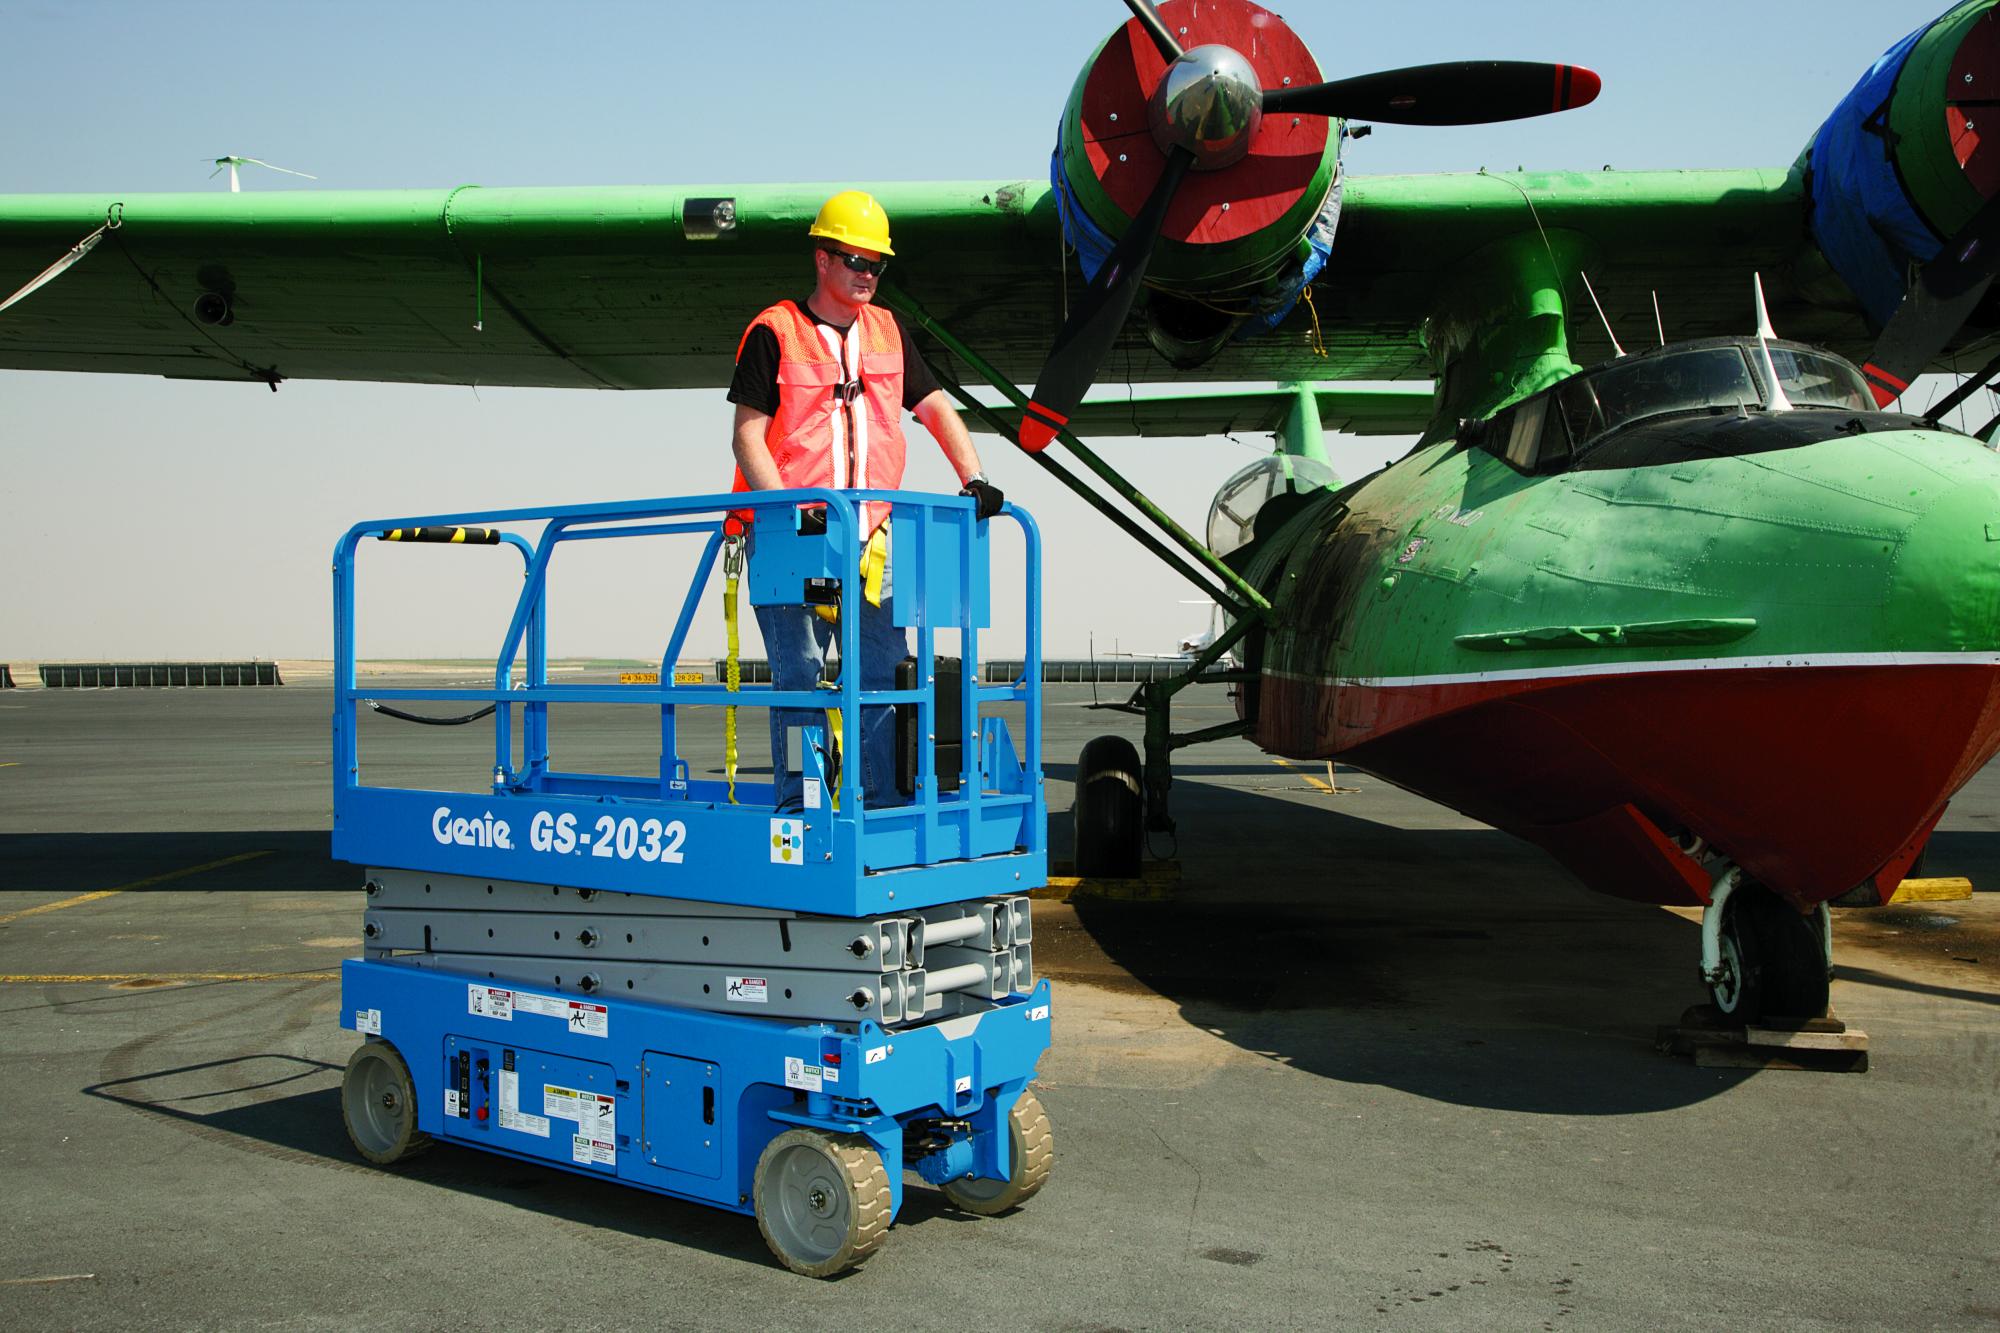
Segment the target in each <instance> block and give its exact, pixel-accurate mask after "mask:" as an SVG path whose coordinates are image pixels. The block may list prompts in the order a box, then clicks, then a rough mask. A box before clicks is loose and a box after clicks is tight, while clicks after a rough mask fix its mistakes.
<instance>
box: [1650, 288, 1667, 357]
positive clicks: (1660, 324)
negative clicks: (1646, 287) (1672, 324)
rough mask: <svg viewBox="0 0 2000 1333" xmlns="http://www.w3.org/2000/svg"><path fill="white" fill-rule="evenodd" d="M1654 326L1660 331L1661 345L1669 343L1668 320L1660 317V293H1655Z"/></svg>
mask: <svg viewBox="0 0 2000 1333" xmlns="http://www.w3.org/2000/svg"><path fill="white" fill-rule="evenodd" d="M1653 327H1654V328H1655V329H1656V330H1658V331H1659V334H1660V346H1662V347H1665V346H1666V345H1667V321H1665V320H1664V319H1661V318H1660V294H1659V293H1658V292H1657V291H1656V292H1654V293H1653Z"/></svg>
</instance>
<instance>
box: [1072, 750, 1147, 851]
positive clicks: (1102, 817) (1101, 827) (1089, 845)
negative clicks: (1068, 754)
mask: <svg viewBox="0 0 2000 1333" xmlns="http://www.w3.org/2000/svg"><path fill="white" fill-rule="evenodd" d="M1140 771H1141V770H1140V764H1139V751H1138V750H1137V749H1135V748H1134V747H1133V745H1132V742H1130V741H1128V740H1126V739H1125V738H1124V737H1123V736H1099V737H1097V738H1096V739H1095V740H1092V741H1091V742H1090V743H1089V744H1088V745H1086V746H1084V747H1083V753H1082V754H1081V755H1079V756H1077V761H1076V803H1075V805H1073V806H1072V807H1071V810H1072V812H1073V813H1074V816H1075V821H1076V873H1077V874H1079V875H1084V876H1098V877H1103V878H1108V879H1130V878H1133V877H1134V876H1136V875H1137V874H1138V873H1139V862H1140V859H1141V857H1142V856H1143V855H1144V852H1145V841H1146V828H1145V801H1144V799H1143V798H1142V796H1141V790H1142V789H1141V787H1140V785H1139V779H1140Z"/></svg>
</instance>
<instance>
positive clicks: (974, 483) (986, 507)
mask: <svg viewBox="0 0 2000 1333" xmlns="http://www.w3.org/2000/svg"><path fill="white" fill-rule="evenodd" d="M959 494H960V495H969V496H971V497H972V498H973V499H974V500H976V501H978V502H979V503H978V505H977V507H976V512H977V514H978V516H979V518H980V520H981V521H982V522H983V521H985V520H986V519H989V518H992V517H993V516H994V515H995V514H997V513H999V512H1000V506H1001V505H1003V504H1006V503H1007V497H1006V496H1004V495H1002V494H1001V493H1000V488H999V487H998V486H995V485H994V484H993V483H992V482H990V481H988V480H986V477H985V474H984V473H982V474H980V475H978V476H975V477H973V478H972V479H971V480H970V481H968V482H966V483H965V489H964V490H962V491H960V492H959Z"/></svg>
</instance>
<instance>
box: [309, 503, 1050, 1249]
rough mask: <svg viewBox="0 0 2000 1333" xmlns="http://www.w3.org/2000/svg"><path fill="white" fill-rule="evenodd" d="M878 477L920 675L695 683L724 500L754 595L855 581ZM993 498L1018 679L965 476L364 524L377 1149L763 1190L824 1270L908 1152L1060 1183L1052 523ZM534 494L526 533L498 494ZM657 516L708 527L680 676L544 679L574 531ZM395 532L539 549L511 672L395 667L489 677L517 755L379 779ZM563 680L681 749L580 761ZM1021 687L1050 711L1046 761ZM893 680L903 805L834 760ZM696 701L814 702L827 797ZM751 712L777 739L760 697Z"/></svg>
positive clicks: (957, 1175)
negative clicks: (1043, 958)
mask: <svg viewBox="0 0 2000 1333" xmlns="http://www.w3.org/2000/svg"><path fill="white" fill-rule="evenodd" d="M870 498H873V499H881V500H885V501H888V502H890V503H891V504H892V505H893V519H892V522H891V530H892V531H893V533H894V541H895V555H894V558H893V569H894V589H893V592H892V593H891V594H890V595H889V597H888V599H887V604H888V610H889V612H890V614H891V615H892V617H893V621H894V623H896V624H898V625H901V626H905V627H909V628H913V629H914V630H915V632H916V633H915V637H916V640H917V651H916V654H915V657H914V659H913V661H906V663H905V669H904V672H903V673H902V674H901V675H900V676H899V685H900V686H903V687H901V688H897V689H893V690H888V689H874V688H869V689H864V688H863V687H862V682H861V681H860V680H859V675H860V673H859V672H858V671H844V672H840V673H839V675H838V678H837V679H835V680H833V681H831V682H828V683H826V684H825V685H823V686H822V687H821V688H820V689H818V690H779V689H775V688H769V687H750V688H735V687H732V686H730V685H728V684H713V685H712V684H707V683H688V682H686V681H684V680H683V681H676V678H675V676H674V670H673V668H674V663H675V662H676V661H677V660H678V658H679V655H680V652H681V648H682V646H683V644H684V641H685V639H686V636H687V633H688V629H689V626H690V624H691V622H692V618H693V612H694V608H695V602H696V599H697V598H698V596H699V595H700V594H701V593H702V591H703V590H704V589H705V588H706V587H707V586H708V585H709V583H710V581H711V578H712V576H713V574H714V572H715V566H716V562H717V558H718V556H721V557H722V564H723V569H724V571H725V573H726V583H727V586H728V587H729V590H730V591H729V596H730V597H731V598H732V600H733V599H734V597H735V596H736V589H737V584H738V581H739V577H740V575H741V573H742V562H741V560H740V559H739V557H738V552H737V550H736V549H735V547H734V541H733V539H728V538H726V537H725V513H726V511H728V510H736V511H742V510H745V509H750V510H754V513H755V519H756V521H755V522H754V523H753V524H752V525H751V535H750V538H749V542H748V546H749V558H748V574H747V583H748V585H749V586H748V592H749V600H750V602H751V604H752V605H753V606H788V605H798V604H803V603H808V602H816V603H819V604H822V605H828V606H833V607H836V608H843V609H844V608H853V607H858V606H860V605H861V599H862V598H863V597H864V596H865V595H866V594H865V590H864V588H863V587H862V584H861V580H860V575H859V568H860V550H861V546H862V544H863V538H862V537H861V526H860V523H861V513H862V511H861V508H860V503H859V502H860V501H862V500H864V499H870ZM822 517H823V523H822ZM1002 517H1003V518H1004V519H1008V520H1011V521H1012V522H1013V523H1015V524H1017V525H1018V527H1019V529H1020V531H1021V533H1022V535H1023V539H1024V546H1025V551H1026V562H1027V574H1028V578H1027V607H1026V610H1027V617H1026V624H1027V627H1028V629H1027V644H1026V648H1027V651H1026V653H1025V654H1024V657H1025V663H1024V668H1023V672H1022V677H1021V679H1019V680H1015V681H1011V682H1007V683H1005V684H1001V685H983V684H981V683H980V681H979V674H978V641H979V631H980V629H981V628H983V627H984V626H985V625H986V623H987V621H988V620H989V618H990V612H989V601H990V597H989V592H988V582H987V558H988V557H987V548H988V524H986V523H983V522H980V521H978V520H977V518H976V515H975V513H974V511H973V508H972V502H971V501H969V500H964V499H960V498H956V497H952V498H945V497H935V496H919V495H913V494H908V493H902V492H828V491H798V492H765V493H760V494H758V495H757V496H755V497H744V496H734V497H726V496H706V497H696V498H693V499H689V500H675V501H644V502H635V503H629V504H615V505H602V506H572V507H567V508H557V509H546V510H515V511H507V512H503V513H494V514H468V515H446V516H430V517H424V518H418V519H408V520H397V521H385V522H379V523H365V524H358V525H356V526H355V527H354V528H353V529H350V530H349V532H348V533H347V534H346V536H345V537H343V538H342V540H341V542H340V544H339V546H338V547H337V548H336V551H335V557H334V602H335V638H336V644H335V711H334V723H333V745H334V756H335V792H334V827H335V831H334V852H335V855H336V856H337V857H340V858H341V859H344V860H348V861H351V862H354V863H356V864H357V865H360V866H363V867H366V868H367V875H368V881H367V887H368V905H367V910H366V913H365V915H364V919H363V928H362V944H363V957H361V958H359V959H355V960H350V961H349V962H347V963H346V964H344V966H343V968H342V974H341V991H342V995H341V1008H342V1013H341V1023H342V1026H344V1027H348V1028H351V1029H353V1030H354V1031H355V1032H357V1033H358V1034H360V1035H361V1036H362V1037H363V1043H362V1045H361V1046H360V1047H359V1048H358V1049H357V1050H356V1051H355V1053H354V1057H353V1059H352V1060H351V1061H350V1062H349V1066H348V1071H347V1076H346V1079H345V1082H344V1084H343V1092H342V1107H343V1113H344V1116H345V1119H346V1122H347V1127H348V1132H349V1135H350V1137H351V1138H352V1140H353V1142H354V1144H355V1146H356V1148H357V1149H358V1150H359V1151H360V1152H361V1153H362V1155H363V1156H365V1157H367V1158H368V1159H369V1160H371V1161H374V1162H377V1163H380V1164H384V1165H387V1164H390V1163H393V1162H396V1161H399V1160H401V1159H403V1158H406V1157H408V1156H410V1155H412V1154H413V1153H415V1152H417V1151H420V1150H422V1149H423V1148H424V1147H426V1146H428V1145H429V1144H430V1143H431V1142H433V1141H436V1140H443V1141H445V1142H448V1143H451V1144H455V1145H462V1146H467V1147H474V1148H479V1149H482V1150H485V1151H488V1152H492V1153H496V1154H500V1155H503V1156H509V1157H514V1158H519V1159H524V1160H529V1161H535V1162H539V1163H542V1164H544V1165H548V1166H552V1167H556V1168H558V1169H562V1170H567V1171H573V1172H576V1173H578V1174H583V1175H592V1176H599V1177H604V1178H607V1179H610V1180H615V1181H616V1182H618V1183H619V1184H623V1185H630V1186H634V1187H636V1188H641V1189H648V1190H653V1191H656V1192H659V1193H663V1194H670V1195H674V1196H676V1197H679V1198H684V1199H690V1200H693V1201H696V1202H700V1203H705V1204H709V1205H711V1206H714V1207H718V1208H723V1209H727V1210H730V1211H734V1212H740V1213H748V1214H753V1215H755V1217H756V1218H757V1221H758V1225H759V1228H760V1230H761V1231H762V1232H763V1235H764V1237H765V1239H766V1241H767V1242H768V1243H769V1245H770V1247H771V1249H772V1251H773V1253H775V1254H776V1255H777V1257H778V1258H779V1259H780V1260H781V1261H782V1262H783V1263H784V1264H785V1265H786V1266H787V1267H790V1268H792V1269H793V1270H795V1271H797V1272H800V1273H804V1274H807V1275H809V1276H815V1277H824V1276H830V1275H832V1274H835V1273H839V1272H842V1271H844V1270H846V1269H848V1268H851V1267H852V1266H854V1265H855V1264H857V1263H859V1262H861V1261H863V1260H865V1259H866V1258H868V1257H869V1256H870V1255H872V1254H873V1253H875V1252H876V1251H877V1250H878V1249H879V1248H880V1247H881V1245H882V1244H883V1242H884V1240H885V1239H886V1235H887V1232H888V1229H889V1226H890V1224H891V1222H892V1221H893V1220H894V1218H895V1217H896V1215H897V1213H898V1211H899V1209H900V1207H901V1204H902V1200H903V1191H904V1172H905V1170H906V1169H907V1170H909V1171H911V1172H913V1173H915V1174H916V1175H917V1176H918V1177H919V1178H921V1179H922V1180H924V1181H927V1182H929V1183H930V1184H932V1185H935V1186H938V1187H939V1188H941V1189H942V1190H943V1191H944V1193H945V1194H946V1196H947V1197H948V1198H949V1199H950V1200H951V1201H952V1202H953V1203H954V1204H956V1205H957V1206H959V1207H960V1208H963V1209H965V1210H967V1211H970V1212H974V1213H999V1212H1004V1211H1007V1210H1009V1209H1012V1208H1013V1207H1015V1206H1017V1205H1018V1204H1020V1203H1022V1202H1024V1201H1025V1200H1027V1199H1028V1198H1029V1197H1031V1196H1032V1195H1033V1194H1034V1193H1035V1192H1036V1191H1037V1190H1039V1189H1040V1188H1041V1187H1042V1185H1043V1183H1044V1182H1045V1181H1046V1180H1047V1178H1048V1175H1049V1172H1050V1169H1051V1166H1052V1161H1053V1157H1052V1135H1051V1131H1050V1128H1049V1123H1048V1117H1047V1114H1046V1112H1045V1110H1044V1109H1043V1107H1042V1105H1041V1103H1040V1100H1039V1099H1038V1098H1037V1097H1036V1095H1035V1093H1034V1091H1033V1090H1032V1089H1031V1088H1030V1087H1029V1083H1030V1080H1031V1079H1032V1078H1033V1077H1034V1074H1035V1069H1036V1065H1037V1063H1038V1062H1039V1060H1040V1058H1041V1055H1042V1053H1043V1052H1044V1051H1045V1050H1046V1049H1047V1048H1048V1045H1049V1032H1050V1026H1051V998H1050V988H1049V984H1048V982H1047V981H1045V980H1038V979H1037V978H1036V977H1035V975H1034V967H1033V953H1032V949H1033V924H1032V916H1031V912H1030V904H1029V899H1028V898H1027V897H1026V896H1025V895H1026V892H1027V890H1029V889H1031V888H1034V887H1037V886H1040V885H1042V884H1044V883H1046V881H1047V866H1048V854H1047V834H1046V824H1047V816H1046V808H1045V804H1044V800H1043V793H1042V775H1041V765H1040V759H1039V753H1040V740H1041V685H1040V679H1041V671H1040V664H1041V642H1040V629H1039V622H1040V605H1039V590H1040V546H1039V537H1038V534H1037V533H1036V530H1035V528H1034V524H1033V522H1032V520H1031V519H1029V517H1028V516H1027V515H1026V514H1025V513H1023V512H1020V511H1018V510H1015V509H1013V508H1012V507H1009V508H1008V509H1007V510H1005V511H1003V516H1002ZM537 522H539V523H542V524H543V525H544V526H543V528H542V532H541V535H540V537H539V539H538V540H537V541H535V542H534V543H532V544H531V543H530V542H529V541H528V540H526V539H525V538H523V537H520V536H516V535H514V534H512V533H509V532H505V531H502V530H501V528H500V527H499V525H502V524H519V523H537ZM822 528H823V530H822ZM662 535H669V536H681V537H685V538H689V539H691V540H693V541H694V542H696V543H699V544H700V554H699V556H698V558H697V561H696V570H695V574H694V578H693V580H692V582H691V584H690V586H689V589H688V594H687V599H686V602H685V604H684V605H683V606H682V608H681V611H680V615H679V617H678V620H677V621H676V623H675V625H674V628H673V631H672V633H671V636H670V639H669V642H668V644H667V645H666V649H665V652H664V654H663V656H662V661H661V669H660V673H659V684H658V685H657V687H654V686H641V687H633V686H603V685H589V684H576V683H552V682H551V681H550V680H549V678H548V668H547V661H546V656H545V653H546V643H545V625H546V616H547V607H546V602H547V599H548V595H547V589H548V579H547V575H548V570H549V567H550V563H551V561H552V559H553V558H554V557H556V555H557V554H558V553H559V552H560V551H561V550H562V549H564V548H565V547H566V545H567V544H568V543H573V542H576V541H584V540H598V539H613V538H620V537H632V536H662ZM371 537H373V538H383V539H388V540H402V541H412V540H414V541H441V542H449V543H451V544H454V545H466V544H471V545H491V546H498V545H507V546H511V547H513V548H514V549H515V550H517V551H518V552H519V553H520V555H521V556H522V558H523V560H524V562H525V566H526V569H525V578H524V580H523V584H522V588H521V592H520V594H519V598H518V600H517V602H516V604H515V608H514V612H513V616H512V619H511V621H510V624H509V626H508V628H507V630H506V633H505V635H504V637H503V639H502V644H501V649H500V652H499V654H498V658H497V666H496V669H495V676H494V681H493V686H492V688H491V689H484V688H480V689H463V688H451V689H377V690H372V691H369V692H368V702H370V703H371V704H373V705H375V706H378V707H379V706H381V705H382V704H383V702H384V701H395V702H402V701H417V702H423V701H431V702H434V703H435V702H442V701H457V702H470V703H477V704H485V705H489V706H490V708H491V710H492V716H493V728H494V767H493V772H492V774H491V778H492V781H491V785H490V788H485V789H481V790H478V791H477V792H474V793H468V792H466V791H465V790H463V789H460V790H456V791H453V790H419V789H411V788H402V787H389V786H379V785H366V784H363V783H362V781H361V771H362V770H361V764H360V759H359V746H358V731H359V721H360V715H359V711H358V705H359V704H361V703H362V702H363V699H362V696H361V691H359V690H358V688H357V685H356V669H355V654H354V644H355V603H356V580H357V569H356V564H357V561H356V556H357V552H358V550H359V549H360V547H361V543H362V542H363V541H365V540H367V539H369V538H371ZM731 615H732V618H733V616H734V612H733V611H732V612H731ZM859 619H860V617H859V616H858V615H848V614H838V615H837V626H838V635H839V643H840V654H839V660H840V661H841V662H858V661H860V660H861V659H860V653H859V648H858V640H859V629H858V621H859ZM940 631H956V634H957V641H958V642H957V647H958V650H959V653H960V657H959V658H958V659H940V658H939V657H938V655H937V652H936V648H937V635H938V633H939V632H940ZM517 666H518V668H519V670H518V673H517ZM517 674H518V676H519V678H518V679H517ZM567 703H592V704H600V703H617V704H625V705H636V706H638V707H639V708H642V709H644V710H646V711H647V712H656V713H657V725H658V726H659V729H660V730H659V735H660V738H661V750H660V763H659V769H658V772H657V774H656V775H646V776H638V777H634V776H629V775H617V774H603V773H586V772H576V771H568V770H562V769H558V768H556V767H555V766H554V765H553V764H552V762H551V753H550V740H549V738H550V713H551V707H552V706H553V705H558V704H567ZM1005 705H1014V706H1016V707H1017V708H1019V710H1020V713H1021V714H1022V715H1024V721H1025V735H1024V739H1025V742H1026V744H1025V746H1024V751H1025V755H1026V758H1025V760H1024V759H1023V758H1022V757H1021V755H1020V754H1017V752H1016V751H1015V748H1014V745H1013V740H1012V736H1011V734H1010V731H1009V728H1008V723H1007V719H1006V718H1005V717H1004V716H1002V715H1001V714H1000V712H999V711H998V710H999V708H1000V707H1002V706H1005ZM883 706H893V707H894V708H896V710H897V715H896V722H897V727H898V743H899V748H900V750H901V751H902V755H903V757H904V760H905V762H904V763H903V764H901V765H899V767H900V768H901V769H902V770H903V771H902V774H901V777H902V782H901V784H900V785H901V787H902V790H903V794H904V795H905V797H906V798H907V799H906V801H904V802H903V803H889V802H888V801H883V800H880V799H879V797H880V793H866V792H864V789H863V785H862V782H861V772H860V770H861V768H862V765H861V764H859V763H847V764H841V763H839V762H838V758H837V757H838V756H839V755H840V754H847V755H858V754H859V753H860V727H861V721H862V718H863V716H864V710H865V709H871V708H876V707H883ZM690 707H710V708H713V707H724V708H731V709H732V710H733V709H735V708H743V709H747V710H759V711H761V710H763V709H767V708H771V707H783V708H785V709H787V710H789V711H788V712H787V713H786V714H784V715H783V716H784V717H785V718H786V719H787V721H786V725H787V729H788V731H792V732H795V733H796V735H797V738H798V740H799V741H800V742H801V744H800V746H799V751H800V753H801V755H802V756H803V758H802V762H801V765H800V771H801V777H802V782H803V791H804V796H803V802H802V804H801V805H798V806H793V805H791V804H789V803H788V805H787V807H786V808H784V809H779V808H777V807H776V806H775V804H774V800H775V793H776V791H777V790H778V788H777V786H776V784H775V783H765V782H761V781H759V782H752V781H746V780H737V779H736V776H735V773H734V760H733V754H732V758H731V760H730V773H729V780H727V781H723V782H718V781H714V780H711V779H705V778H703V777H701V776H698V775H697V774H696V773H695V772H694V771H693V769H692V766H691V765H690V763H689V762H688V761H687V760H686V759H684V758H683V757H682V756H681V754H680V748H679V740H678V729H677V722H678V714H679V710H682V709H686V708H690ZM474 716H483V713H482V714H475V715H474ZM752 716H753V717H756V713H755V712H753V713H752ZM794 719H802V720H800V721H794ZM432 720H436V719H432ZM757 720H758V721H759V722H761V721H762V718H761V717H758V718H757ZM749 730H750V732H751V733H752V734H754V735H755V736H756V737H757V740H758V744H757V747H756V752H757V753H759V754H760V755H761V753H762V750H763V745H762V742H763V738H764V735H765V728H764V727H762V726H761V725H760V726H754V727H752V728H750V729H749ZM733 733H734V723H733V721H732V724H731V734H733ZM870 794H874V795H877V797H878V800H877V803H876V804H873V805H870V804H869V803H868V801H867V796H868V795H870Z"/></svg>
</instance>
